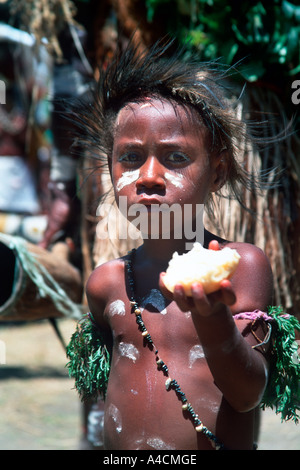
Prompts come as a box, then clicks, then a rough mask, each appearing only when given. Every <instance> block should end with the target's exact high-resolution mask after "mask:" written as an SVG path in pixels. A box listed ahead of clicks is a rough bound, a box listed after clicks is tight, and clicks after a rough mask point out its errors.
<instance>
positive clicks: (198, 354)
mask: <svg viewBox="0 0 300 470" xmlns="http://www.w3.org/2000/svg"><path fill="white" fill-rule="evenodd" d="M203 358H204V351H203V348H202V346H201V345H200V344H196V345H195V346H193V347H192V348H191V349H190V353H189V367H190V368H191V367H192V366H193V364H194V362H195V361H196V360H197V359H203Z"/></svg>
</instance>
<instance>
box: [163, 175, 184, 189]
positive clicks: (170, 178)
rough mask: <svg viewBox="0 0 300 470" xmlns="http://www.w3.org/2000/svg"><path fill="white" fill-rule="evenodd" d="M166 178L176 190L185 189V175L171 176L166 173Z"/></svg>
mask: <svg viewBox="0 0 300 470" xmlns="http://www.w3.org/2000/svg"><path fill="white" fill-rule="evenodd" d="M165 178H166V179H167V180H168V181H170V183H172V184H173V185H174V186H176V188H183V184H182V179H183V175H181V174H180V173H178V174H177V175H171V173H165Z"/></svg>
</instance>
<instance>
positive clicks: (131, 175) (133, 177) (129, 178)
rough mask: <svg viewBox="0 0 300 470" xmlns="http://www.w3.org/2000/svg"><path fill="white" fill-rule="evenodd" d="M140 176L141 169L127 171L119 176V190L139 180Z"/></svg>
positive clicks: (117, 187)
mask: <svg viewBox="0 0 300 470" xmlns="http://www.w3.org/2000/svg"><path fill="white" fill-rule="evenodd" d="M139 176H140V170H133V171H130V170H129V171H125V172H124V173H123V174H122V176H121V178H119V180H118V182H117V184H116V189H117V191H120V190H121V189H123V188H124V187H125V186H128V185H129V184H131V183H133V182H134V181H137V180H138V178H139Z"/></svg>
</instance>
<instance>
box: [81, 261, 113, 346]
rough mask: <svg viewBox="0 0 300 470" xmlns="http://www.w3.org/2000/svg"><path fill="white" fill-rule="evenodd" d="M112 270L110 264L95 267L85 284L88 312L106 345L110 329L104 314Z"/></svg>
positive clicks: (109, 338) (109, 339)
mask: <svg viewBox="0 0 300 470" xmlns="http://www.w3.org/2000/svg"><path fill="white" fill-rule="evenodd" d="M112 268H113V267H112V262H109V263H105V264H103V265H101V266H99V267H97V268H96V269H95V270H94V271H93V272H92V274H91V275H90V277H89V279H88V281H87V284H86V297H87V302H88V306H89V310H90V312H91V314H92V316H93V318H94V320H95V322H96V324H97V326H98V327H99V329H100V331H101V334H102V336H103V338H104V340H105V342H106V343H107V342H109V343H110V341H111V333H110V327H109V324H108V322H107V319H106V318H105V315H104V312H105V308H106V304H107V298H108V296H109V291H110V289H111V285H112V275H113V269H112ZM107 346H108V348H110V346H111V344H107Z"/></svg>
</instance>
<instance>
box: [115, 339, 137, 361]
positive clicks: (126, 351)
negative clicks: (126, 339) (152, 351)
mask: <svg viewBox="0 0 300 470" xmlns="http://www.w3.org/2000/svg"><path fill="white" fill-rule="evenodd" d="M118 349H119V354H120V356H122V357H127V358H128V359H130V360H131V361H133V362H135V361H136V360H137V359H138V358H139V355H140V354H139V351H138V350H137V348H136V347H135V346H134V345H133V344H130V343H123V342H121V343H120V344H119V348H118Z"/></svg>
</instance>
